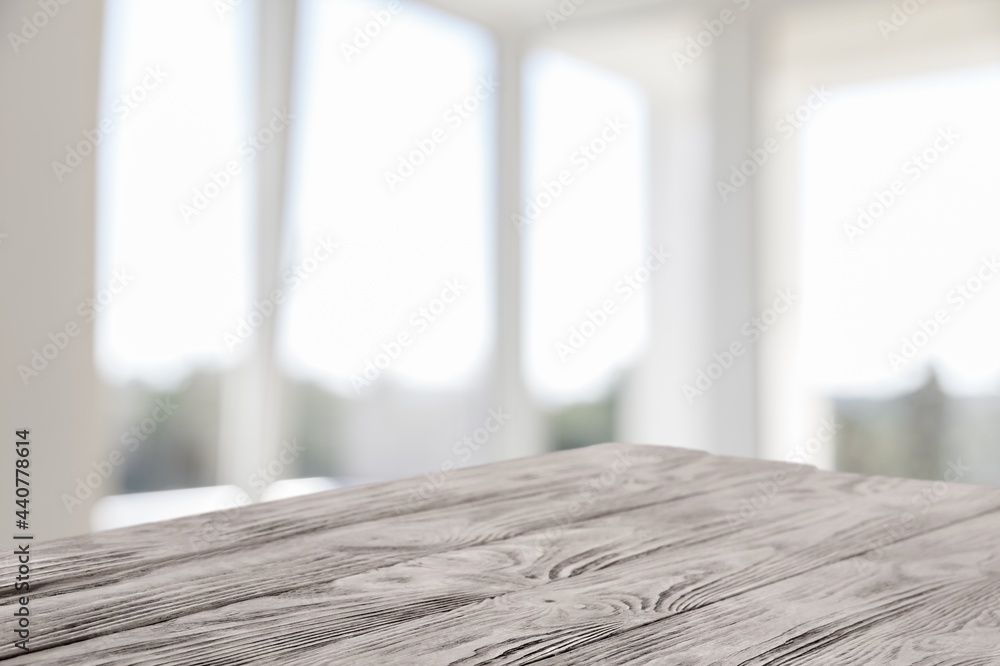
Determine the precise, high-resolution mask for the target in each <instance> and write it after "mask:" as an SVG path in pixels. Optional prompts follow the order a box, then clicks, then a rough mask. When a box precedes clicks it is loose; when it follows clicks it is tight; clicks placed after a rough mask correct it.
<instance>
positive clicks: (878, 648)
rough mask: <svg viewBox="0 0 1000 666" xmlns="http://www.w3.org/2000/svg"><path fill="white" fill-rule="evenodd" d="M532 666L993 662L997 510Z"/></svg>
mask: <svg viewBox="0 0 1000 666" xmlns="http://www.w3.org/2000/svg"><path fill="white" fill-rule="evenodd" d="M956 546H958V547H956ZM735 626H738V631H734V627H735ZM664 655H669V656H670V659H669V661H664V659H663V657H664ZM512 663H515V662H512ZM537 663H539V664H545V665H546V666H556V665H558V664H609V665H614V664H626V663H628V664H661V663H672V664H733V665H739V666H764V665H768V666H777V665H784V664H795V665H798V664H803V665H809V664H816V665H819V664H880V665H881V664H885V665H887V666H907V665H916V664H921V665H930V664H939V665H944V664H954V665H956V666H957V665H959V664H961V665H963V666H969V665H974V664H978V665H981V666H995V665H996V664H998V663H1000V512H992V513H989V514H987V515H984V516H980V517H979V518H976V519H972V520H969V521H963V522H961V523H958V524H955V525H951V526H947V527H944V528H942V529H940V530H936V531H934V532H931V533H928V534H923V535H920V536H916V537H913V538H910V539H905V540H902V541H899V542H896V543H894V544H892V545H890V546H888V547H886V548H885V549H884V551H883V552H882V554H881V556H880V557H878V558H876V559H874V560H865V561H861V558H848V559H845V560H841V561H838V562H835V563H833V564H831V565H828V566H825V567H822V568H819V569H816V570H813V571H810V572H808V573H806V574H803V575H800V576H797V577H792V578H789V579H786V580H784V581H780V582H778V583H776V584H774V585H770V586H767V587H762V588H758V589H756V590H754V591H752V592H751V593H748V594H744V595H740V596H739V597H736V598H733V599H730V600H728V601H727V603H722V604H710V605H707V606H703V607H700V608H698V609H694V610H692V611H691V612H687V613H682V614H677V615H673V616H669V617H665V618H663V619H662V620H659V621H655V622H652V623H648V624H645V625H643V626H640V627H637V628H635V629H634V630H632V631H626V632H623V633H620V634H618V635H617V636H615V637H614V638H613V639H609V640H606V641H602V642H600V643H591V644H588V645H586V646H584V647H583V648H582V649H580V650H574V651H569V652H566V653H564V654H562V655H559V656H556V657H551V658H547V659H544V660H541V661H538V662H537Z"/></svg>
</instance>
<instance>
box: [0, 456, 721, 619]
mask: <svg viewBox="0 0 1000 666" xmlns="http://www.w3.org/2000/svg"><path fill="white" fill-rule="evenodd" d="M629 452H631V454H632V455H636V456H639V458H637V461H638V462H639V463H640V464H643V463H644V461H645V462H648V460H649V457H650V456H655V457H656V459H657V464H662V465H663V466H664V467H665V468H669V467H670V466H672V465H677V466H683V465H684V464H686V463H687V462H690V461H692V460H694V459H697V458H703V457H705V454H704V453H702V452H700V451H692V450H688V449H675V448H668V447H662V448H661V447H657V449H656V450H655V452H650V451H648V450H643V447H628V446H625V445H615V444H608V445H600V446H594V447H588V448H586V449H578V450H574V451H566V452H560V453H555V454H549V455H546V456H538V457H534V458H525V459H520V460H513V461H506V462H503V463H496V464H493V465H481V466H476V467H468V468H463V469H458V470H454V471H452V472H450V473H449V474H448V475H446V476H445V477H444V479H443V481H442V482H441V485H440V486H439V487H437V488H433V487H432V490H431V491H430V492H429V493H426V494H425V495H421V492H422V491H425V490H426V487H425V485H426V484H427V479H426V478H425V477H417V478H413V479H402V480H398V481H391V482H387V483H378V484H370V485H366V486H359V487H355V488H346V489H342V490H335V491H329V492H326V493H317V494H315V495H309V496H306V497H302V498H296V499H295V500H293V501H285V502H268V503H263V504H254V505H250V506H246V507H242V508H240V509H239V510H237V511H217V512H212V513H206V514H200V515H197V516H190V517H186V518H179V519H176V520H169V521H164V522H159V523H155V524H149V525H139V526H136V527H131V528H127V529H120V530H110V531H107V532H99V533H96V534H91V535H86V536H82V537H75V538H71V539H63V540H59V541H54V542H51V543H48V544H45V547H44V548H39V556H38V559H37V561H35V562H34V566H35V571H36V573H37V574H38V579H39V581H40V582H39V588H38V589H37V590H36V592H46V593H47V592H51V593H59V594H63V593H65V592H67V591H69V590H71V589H73V586H74V585H75V584H78V583H79V581H80V580H82V579H83V578H84V577H87V578H88V579H90V581H93V580H100V581H111V580H117V579H119V578H121V577H125V576H130V575H134V574H135V573H137V572H140V571H143V570H144V569H148V568H154V567H156V566H159V565H161V564H164V563H170V562H175V561H177V560H178V559H197V558H200V557H205V556H210V555H212V554H213V553H229V552H233V551H238V550H242V549H245V548H247V547H250V546H257V545H265V544H269V543H273V542H276V541H283V540H286V539H290V538H295V537H297V536H301V535H306V534H310V533H314V532H321V531H329V530H333V529H337V528H340V527H344V526H349V525H355V524H359V523H364V522H368V521H373V520H381V519H387V518H393V517H398V516H401V515H408V514H410V513H419V512H424V511H433V510H435V509H439V508H447V507H454V506H472V505H477V504H479V505H481V504H489V503H490V502H493V501H495V500H497V499H516V498H526V499H527V498H534V497H538V496H543V497H544V496H545V495H546V494H548V493H555V492H558V490H559V489H560V488H562V489H564V490H567V491H568V492H575V491H576V489H577V488H578V486H579V484H580V483H582V482H584V481H585V480H586V479H587V478H588V477H589V476H593V475H594V474H595V469H597V470H603V469H606V468H610V466H611V465H612V464H614V460H615V458H616V456H618V455H619V454H621V453H629ZM663 471H665V473H669V472H666V470H663ZM598 473H599V472H598ZM15 564H16V563H14V562H13V560H12V559H11V558H10V557H8V556H5V557H4V558H3V559H2V560H0V575H4V576H7V575H8V574H10V573H11V572H12V571H13V570H14V569H15ZM90 584H92V582H91V583H90ZM12 596H14V592H13V590H11V589H9V588H8V587H6V586H4V587H3V588H2V589H0V600H2V599H4V598H9V597H12Z"/></svg>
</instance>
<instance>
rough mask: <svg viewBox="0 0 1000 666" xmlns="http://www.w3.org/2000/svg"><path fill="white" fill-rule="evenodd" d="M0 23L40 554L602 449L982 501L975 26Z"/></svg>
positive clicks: (939, 16) (249, 4)
mask: <svg viewBox="0 0 1000 666" xmlns="http://www.w3.org/2000/svg"><path fill="white" fill-rule="evenodd" d="M0 25H2V26H3V28H4V33H5V34H6V36H7V41H8V44H7V45H6V46H5V47H3V49H0V51H2V53H3V55H2V56H0V89H2V101H0V121H2V122H0V168H2V174H3V177H2V179H0V211H2V219H0V272H2V276H3V279H2V282H3V284H2V286H0V293H2V308H3V317H4V326H3V327H2V332H0V336H2V337H0V341H2V345H0V354H2V356H3V368H4V377H3V385H4V400H3V405H2V406H0V409H2V410H3V412H4V418H3V422H4V423H5V424H6V425H7V428H8V430H10V431H11V433H12V432H13V430H15V429H19V428H30V429H31V430H32V436H33V446H34V447H35V448H34V450H33V456H34V458H33V465H34V468H33V469H34V475H35V476H33V479H35V483H36V487H35V489H34V491H33V498H34V499H35V501H36V502H37V503H38V505H39V506H36V507H34V508H35V509H36V510H37V511H39V512H42V513H43V516H42V517H38V518H36V521H37V522H38V524H39V527H38V530H39V532H40V533H41V534H42V535H43V536H50V537H54V536H63V535H68V534H74V533H80V532H85V531H88V530H92V529H103V528H107V527H113V526H117V525H124V524H129V523H134V522H141V521H148V520H155V519H160V518H166V517H170V516H174V515H180V514H183V513H190V512H196V511H207V510H211V509H221V508H228V507H234V506H240V505H243V504H246V503H247V502H256V501H264V500H268V499H274V498H278V497H285V496H289V495H293V494H298V493H303V492H312V491H315V490H321V489H325V488H332V487H339V486H343V485H350V484H356V483H364V482H370V481H375V480H382V479H391V478H398V477H403V476H417V475H429V476H428V477H427V478H428V479H429V480H430V481H431V483H433V484H435V485H439V484H442V483H447V476H448V473H449V472H450V471H451V470H453V469H454V468H456V467H460V466H464V465H469V464H479V463H485V462H490V461H495V460H501V459H506V458H510V457H515V456H524V455H533V454H539V453H543V452H547V451H552V450H557V449H564V448H571V447H578V446H586V445H589V444H595V443H599V442H604V441H612V440H614V441H627V442H634V443H649V444H663V445H671V446H681V447H689V448H698V449H704V450H707V451H711V452H714V453H718V454H723V455H736V456H756V457H766V458H772V459H779V460H789V461H793V462H802V463H807V464H812V465H817V466H819V467H823V468H827V469H839V470H844V471H850V472H864V473H873V474H887V475H898V476H909V477H919V478H928V479H938V478H943V477H944V474H945V472H946V471H948V470H949V469H951V470H956V469H957V470H960V479H961V480H962V481H963V482H968V483H982V484H992V485H1000V348H998V342H997V341H998V340H1000V264H998V263H997V261H998V259H1000V198H998V197H997V194H996V191H997V184H998V183H1000V157H998V156H1000V123H998V119H1000V4H997V3H996V2H993V1H992V0H951V1H949V2H927V1H926V0H906V1H903V2H899V1H897V2H889V1H887V0H878V1H872V0H858V1H852V0H797V1H795V2H791V1H785V0H724V1H719V2H704V1H702V0H698V1H697V2H696V1H693V0H691V1H688V0H628V1H624V0H561V2H560V1H559V0H516V1H514V0H505V1H501V0H432V1H428V2H419V3H418V2H413V1H405V2H404V1H402V0H398V1H397V0H372V1H368V0H103V2H101V1H98V0H73V1H72V2H70V1H69V0H13V1H9V2H4V3H3V4H2V6H0ZM993 278H997V279H993ZM11 436H12V435H11ZM5 455H8V454H5ZM11 455H12V454H11Z"/></svg>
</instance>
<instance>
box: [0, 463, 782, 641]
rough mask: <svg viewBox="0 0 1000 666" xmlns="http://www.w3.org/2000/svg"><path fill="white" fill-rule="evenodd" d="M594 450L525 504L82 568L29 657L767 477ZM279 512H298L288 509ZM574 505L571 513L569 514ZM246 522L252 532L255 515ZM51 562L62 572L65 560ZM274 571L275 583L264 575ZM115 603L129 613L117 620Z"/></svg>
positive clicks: (53, 594) (459, 509) (761, 472)
mask: <svg viewBox="0 0 1000 666" xmlns="http://www.w3.org/2000/svg"><path fill="white" fill-rule="evenodd" d="M596 448H597V450H593V449H592V450H588V460H589V465H581V464H578V465H577V467H576V468H574V469H575V471H574V474H572V475H571V474H568V473H567V474H565V476H566V477H568V480H566V479H564V482H563V483H557V482H556V480H555V479H551V480H548V482H547V483H546V484H545V486H544V488H537V487H536V489H535V490H534V494H533V495H531V496H530V498H531V501H525V498H524V497H522V496H521V495H519V494H518V493H513V497H510V498H505V497H497V493H496V492H494V490H495V489H494V488H492V487H488V488H486V489H484V490H481V492H482V493H483V494H485V495H486V496H488V497H489V498H490V499H489V500H488V501H483V500H482V499H481V498H479V497H478V496H476V495H473V494H472V491H471V490H470V489H466V488H458V489H453V488H451V487H445V488H444V489H443V492H442V493H441V494H442V496H444V495H448V494H450V493H456V494H458V495H459V500H461V499H466V500H469V501H465V502H461V501H450V500H442V504H443V506H442V507H441V508H437V509H433V510H427V511H421V512H417V513H414V514H410V515H407V516H402V517H393V518H385V519H381V520H369V521H367V522H362V523H351V524H348V525H344V526H341V527H339V528H329V529H326V530H310V531H308V532H300V533H299V534H298V535H297V536H294V537H290V538H286V539H284V540H282V541H280V542H277V543H276V542H273V541H265V542H263V543H261V542H255V541H251V542H250V544H249V545H246V546H244V547H243V548H241V549H238V550H234V549H217V550H215V551H212V552H207V553H201V554H199V556H198V557H188V558H179V559H176V560H171V561H166V562H163V563H161V564H159V565H158V566H146V567H144V568H140V569H129V570H126V571H127V575H123V574H122V573H121V571H122V570H113V571H115V573H114V574H111V573H109V572H108V570H105V571H103V572H100V574H99V575H96V576H95V575H90V574H89V573H87V569H86V567H85V566H84V565H77V569H76V571H78V575H76V576H75V577H72V578H69V579H67V580H64V581H62V583H61V584H60V585H59V586H52V585H49V586H45V587H42V588H41V593H36V594H35V596H34V597H33V599H32V603H33V605H34V607H35V608H36V609H37V611H36V612H37V613H38V615H39V617H41V618H43V619H42V620H41V622H42V625H41V626H40V627H39V637H40V640H39V641H38V642H37V644H36V649H41V648H45V647H52V646H56V645H60V644H64V643H68V642H73V641H79V640H84V639H86V638H90V637H94V636H100V635H104V634H109V633H114V632H118V631H122V630H125V629H129V628H133V627H139V626H143V625H145V624H155V623H159V622H163V621H166V620H170V619H173V618H177V617H181V616H183V615H186V614H191V613H196V612H199V611H204V610H208V609H211V608H217V607H224V606H227V605H229V604H232V603H234V602H236V601H240V600H247V599H252V598H255V597H266V596H274V595H277V594H281V593H283V592H288V591H293V590H297V589H308V588H310V587H314V586H316V585H319V584H321V583H323V582H330V581H333V580H336V579H338V578H342V577H345V576H350V575H355V574H358V573H362V572H364V571H367V570H371V569H375V568H379V567H385V566H390V565H392V564H396V563H399V562H404V561H407V560H411V559H415V558H418V557H421V556H424V555H427V554H431V553H438V552H447V551H450V550H455V549H460V548H464V547H467V546H469V545H474V544H480V543H489V542H491V541H496V540H499V539H506V538H510V537H512V536H517V535H519V534H523V533H527V532H532V531H539V530H551V529H559V528H560V526H561V525H562V524H563V523H564V522H574V521H578V520H581V519H585V518H587V517H593V516H597V515H601V514H602V513H606V512H611V513H614V512H617V511H621V510H624V509H626V508H631V507H635V506H641V505H643V504H648V503H655V502H664V501H671V500H676V499H679V498H683V497H686V496H688V495H700V494H708V493H711V492H714V491H716V490H719V489H722V488H726V487H729V486H732V485H738V484H740V483H747V484H749V483H752V482H754V481H758V482H759V481H761V480H763V479H766V478H769V477H770V476H771V475H772V474H773V473H774V469H775V465H774V464H771V463H763V462H758V461H754V462H753V463H750V464H747V465H742V466H739V467H735V466H734V467H731V468H727V469H725V470H720V469H719V468H718V461H716V460H715V459H713V458H711V457H710V456H706V455H704V454H699V453H688V452H678V451H676V450H668V451H661V450H660V449H658V448H656V449H650V448H648V447H638V448H635V447H624V448H623V447H596ZM622 452H626V453H628V456H629V457H628V460H631V461H632V464H631V465H630V466H625V467H623V468H622V469H623V472H622V473H621V474H617V475H616V474H608V472H609V471H611V470H612V469H613V468H614V465H615V462H616V461H617V460H620V458H619V457H618V456H619V454H620V453H622ZM533 460H534V459H526V460H522V461H521V465H522V466H524V467H527V468H528V469H527V470H526V469H522V470H521V472H519V474H520V475H521V476H525V475H526V474H537V472H534V471H533V470H531V469H530V467H531V465H532V464H533ZM786 467H787V466H786ZM602 478H603V481H602ZM604 482H607V483H606V484H605V483H604ZM479 485H482V484H481V483H480V484H479ZM595 485H596V487H595ZM693 488H695V489H696V490H693ZM472 500H476V501H472ZM287 504H289V505H295V506H303V505H304V504H305V503H304V502H298V501H295V500H293V501H290V502H288V503H287ZM577 505H579V507H578V508H579V511H578V513H577V514H576V515H571V513H570V512H571V510H572V509H573V508H574V507H576V506H577ZM306 506H308V507H311V505H306ZM319 507H320V508H323V505H322V504H319ZM286 511H288V509H286ZM286 518H290V516H286ZM238 519H242V516H241V517H238ZM246 520H248V521H251V522H250V524H251V526H252V528H253V529H254V530H256V529H257V526H258V525H259V520H258V518H257V517H256V516H248V517H247V518H246ZM236 527H238V525H237V526H236ZM234 529H235V528H234ZM125 532H127V530H125ZM88 546H89V544H88ZM70 550H71V549H70ZM56 562H57V563H59V565H60V566H63V567H67V568H68V566H69V565H68V563H66V562H65V559H59V560H56ZM276 570H280V571H282V574H283V575H281V576H274V575H273V573H274V571H276ZM234 572H239V575H240V577H241V578H240V580H241V581H254V582H253V585H252V586H251V585H247V584H239V583H237V584H235V585H234ZM45 575H46V571H45V570H44V569H42V570H40V571H39V572H38V573H37V575H36V578H39V579H41V580H44V576H45ZM177 581H198V583H197V589H193V586H192V587H188V586H186V585H177V584H176V582H177ZM70 595H72V596H70ZM69 600H72V603H71V604H70V603H67V602H68V601H69ZM123 604H125V605H128V606H130V607H131V608H132V609H133V610H132V612H130V613H128V614H123V613H121V607H122V605H123ZM11 650H12V648H11V647H9V646H3V647H0V656H4V655H7V654H12V652H11Z"/></svg>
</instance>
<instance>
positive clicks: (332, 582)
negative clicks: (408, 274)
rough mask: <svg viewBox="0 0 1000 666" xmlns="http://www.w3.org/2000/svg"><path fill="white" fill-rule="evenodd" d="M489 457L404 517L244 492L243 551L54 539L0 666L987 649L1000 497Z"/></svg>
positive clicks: (396, 493)
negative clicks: (22, 632)
mask: <svg viewBox="0 0 1000 666" xmlns="http://www.w3.org/2000/svg"><path fill="white" fill-rule="evenodd" d="M622 452H625V453H626V454H627V455H628V457H629V459H630V460H632V462H633V464H631V465H628V466H627V467H625V468H621V465H619V468H620V469H619V470H618V471H619V472H620V473H618V472H612V464H613V462H614V460H615V457H616V456H618V455H620V454H621V453H622ZM492 469H494V468H492V467H485V468H474V469H470V470H463V471H462V472H460V473H459V472H456V473H455V475H454V476H453V477H451V478H449V479H448V482H447V483H446V484H445V486H444V487H443V488H441V489H440V490H439V491H438V492H436V493H434V494H433V495H432V497H431V498H430V499H429V500H428V501H427V502H426V503H424V504H423V505H420V506H414V505H411V506H409V507H406V508H404V509H403V510H402V511H400V510H398V508H397V507H394V506H393V502H398V500H399V498H400V497H405V496H406V495H407V494H408V492H412V489H413V487H414V485H415V484H416V483H420V480H416V481H414V480H409V481H403V482H394V483H392V484H384V487H385V488H388V489H389V490H388V491H387V492H386V493H384V497H383V496H382V495H380V494H379V493H378V492H377V488H368V489H357V490H355V491H352V492H351V493H347V494H346V495H345V496H346V498H347V499H346V500H341V499H340V495H338V493H339V492H340V491H337V492H334V493H333V494H327V495H325V496H313V497H310V498H299V499H295V500H289V501H287V502H282V503H276V504H274V505H270V506H268V505H263V506H262V507H252V508H249V509H247V510H246V512H245V513H244V512H241V515H239V516H237V517H236V518H235V519H234V521H233V523H232V529H233V533H234V534H235V535H239V534H241V533H242V530H243V529H245V530H246V533H247V535H248V537H247V541H246V542H242V541H240V540H238V539H236V540H229V539H226V540H224V541H222V542H219V543H216V544H212V545H211V547H210V548H207V549H205V550H203V551H200V552H196V553H193V554H191V553H190V551H188V554H187V555H182V556H177V555H176V553H177V552H178V550H177V544H176V540H177V538H178V536H179V535H180V534H181V533H183V531H184V528H185V527H188V528H190V527H192V526H197V525H199V524H203V523H202V522H200V521H203V520H204V519H203V518H201V519H198V520H194V521H192V520H191V519H185V520H182V521H174V522H172V523H171V524H169V525H168V526H167V527H166V528H165V529H163V530H162V531H158V530H156V529H155V528H153V527H147V528H142V529H141V530H123V531H121V532H118V533H116V534H114V535H111V537H110V538H109V539H108V550H109V552H110V553H113V554H116V555H121V556H122V557H123V561H122V562H110V563H107V564H104V565H99V566H96V567H95V569H96V573H94V574H91V573H88V572H89V570H90V567H91V566H93V564H94V563H93V562H91V561H90V560H84V561H81V562H78V563H73V562H70V561H69V560H70V558H72V557H73V554H74V553H77V554H81V553H82V554H84V555H87V556H94V555H96V554H97V553H99V552H100V545H99V544H95V542H94V541H93V540H92V539H80V540H74V541H69V542H63V543H60V544H57V548H55V549H54V552H57V553H59V555H57V556H52V555H49V556H48V559H47V564H48V565H49V567H48V568H47V572H49V573H54V574H55V575H56V581H55V582H54V583H51V582H50V583H49V585H48V586H47V587H44V588H43V590H42V593H41V594H39V595H38V597H37V598H33V599H32V609H33V610H32V612H33V625H32V626H33V629H34V630H35V631H36V632H37V633H36V634H35V635H36V636H37V637H38V638H39V639H40V640H38V642H37V643H35V639H33V644H35V645H37V646H40V647H46V648H47V649H41V650H40V651H37V652H33V653H32V654H30V655H16V654H15V652H14V651H12V650H11V649H9V648H8V647H7V646H4V647H3V648H0V650H2V652H0V658H11V657H12V658H11V663H13V664H19V663H26V664H27V663H32V664H36V663H37V664H67V665H68V664H73V665H74V666H76V665H77V664H88V663H101V664H145V663H149V664H162V663H171V664H206V663H219V664H222V663H225V664H253V663H275V662H277V663H282V664H316V663H324V664H326V663H330V664H333V663H345V664H366V663H371V664H393V663H404V662H405V663H407V664H422V663H426V664H446V663H454V664H480V663H483V664H485V663H497V664H526V663H548V664H625V663H629V664H632V663H649V664H654V663H662V664H684V665H689V666H690V665H694V664H741V665H745V666H750V665H751V664H754V665H756V664H799V663H804V664H833V663H836V664H854V663H857V664H869V663H872V664H883V663H885V664H893V666H894V665H895V664H896V663H897V661H898V663H900V664H902V663H913V664H917V663H920V664H931V663H940V664H944V663H954V664H959V663H960V664H991V665H992V666H996V665H997V664H1000V658H995V657H998V655H1000V651H998V650H1000V648H998V647H997V645H996V641H995V637H996V636H997V635H1000V633H998V632H996V631H993V630H995V629H996V628H997V622H998V621H1000V618H997V617H995V616H994V615H993V614H992V613H991V612H990V610H991V608H997V607H1000V606H998V602H1000V600H998V598H997V591H998V590H997V587H998V583H997V579H998V577H1000V564H998V562H997V560H998V558H1000V554H998V553H1000V524H998V520H1000V492H997V491H994V490H988V489H982V488H974V487H970V486H957V485H952V486H945V489H946V492H945V493H944V494H933V495H931V494H930V491H931V489H932V488H934V486H932V484H929V483H927V482H920V481H908V480H901V479H887V478H881V477H864V476H857V475H848V474H833V473H826V472H817V471H815V470H812V469H809V468H804V467H801V466H790V465H785V464H781V463H767V462H763V461H744V460H736V459H727V458H719V457H712V456H707V455H704V454H699V453H694V452H685V451H680V450H671V449H661V448H659V447H626V446H621V445H614V446H611V445H609V446H602V447H594V448H591V449H587V450H585V451H579V452H572V453H570V454H562V455H559V456H550V457H543V458H537V459H526V460H522V461H514V462H512V463H507V464H505V465H502V466H496V469H498V472H497V474H496V476H495V478H494V475H493V473H492V472H491V470H492ZM453 482H454V483H453ZM404 489H405V490H404ZM362 490H363V491H364V492H362ZM334 498H336V499H337V501H336V502H333V500H334ZM928 498H930V500H931V501H927V499H928ZM921 500H922V501H921ZM331 504H335V505H336V506H337V508H338V509H340V508H343V509H344V511H343V515H339V514H338V515H331V513H332V512H331ZM296 515H298V516H299V517H300V518H301V519H302V520H303V521H304V522H305V525H300V526H296V527H289V528H287V529H288V530H289V532H288V533H284V532H282V531H281V530H282V529H283V527H282V523H281V521H282V520H285V521H290V520H294V517H295V516H296ZM907 516H909V518H907ZM131 532H136V533H138V534H140V535H141V537H142V543H143V544H145V545H144V547H145V548H148V549H151V550H152V551H154V552H146V551H142V550H141V549H140V548H139V547H135V546H129V545H128V535H129V534H130V533H131ZM157 549H160V550H159V551H158V552H156V551H157ZM181 552H183V551H181ZM170 554H174V556H173V557H170V556H169V555H170ZM963 604H964V605H963ZM4 605H5V606H6V605H7V604H6V603H5V604H4ZM957 607H961V608H962V609H963V610H962V611H961V612H959V611H956V610H955V608H957ZM0 610H2V611H3V612H9V609H7V608H3V609H0ZM991 622H992V623H993V624H991ZM913 627H918V628H919V632H917V631H915V630H914V629H913ZM36 649H37V648H36ZM947 650H952V652H951V653H948V652H947ZM942 651H944V652H942ZM942 654H951V655H952V656H949V657H942V656H941V655H942ZM944 659H948V660H944ZM894 660H896V661H894ZM906 660H909V661H906ZM949 660H950V661H949Z"/></svg>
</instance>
